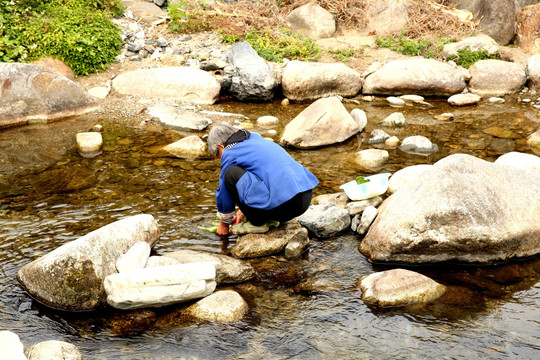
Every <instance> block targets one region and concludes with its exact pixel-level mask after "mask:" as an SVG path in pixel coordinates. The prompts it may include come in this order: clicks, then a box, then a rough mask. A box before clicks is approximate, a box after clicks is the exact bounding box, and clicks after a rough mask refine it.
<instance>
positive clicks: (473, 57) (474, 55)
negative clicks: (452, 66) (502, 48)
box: [450, 47, 500, 69]
mask: <svg viewBox="0 0 540 360" xmlns="http://www.w3.org/2000/svg"><path fill="white" fill-rule="evenodd" d="M488 59H495V60H498V59H500V56H499V54H493V55H490V54H489V53H488V52H487V50H485V49H482V50H480V51H471V49H470V48H469V47H466V48H464V49H459V50H458V55H457V56H453V57H451V58H450V60H453V61H455V62H456V64H458V65H461V66H463V67H464V68H466V69H468V68H470V67H471V65H472V64H474V63H475V62H477V61H480V60H488Z"/></svg>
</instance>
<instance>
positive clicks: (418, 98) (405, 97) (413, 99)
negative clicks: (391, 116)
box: [399, 95, 425, 103]
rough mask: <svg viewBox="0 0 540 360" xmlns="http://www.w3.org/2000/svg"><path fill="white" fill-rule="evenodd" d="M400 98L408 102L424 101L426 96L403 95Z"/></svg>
mask: <svg viewBox="0 0 540 360" xmlns="http://www.w3.org/2000/svg"><path fill="white" fill-rule="evenodd" d="M399 98H400V99H401V100H403V101H405V102H406V103H416V102H423V101H424V100H425V99H424V97H423V96H420V95H401V96H400V97H399Z"/></svg>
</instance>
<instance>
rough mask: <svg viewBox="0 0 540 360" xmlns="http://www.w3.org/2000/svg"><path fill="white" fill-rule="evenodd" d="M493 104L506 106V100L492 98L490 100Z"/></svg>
mask: <svg viewBox="0 0 540 360" xmlns="http://www.w3.org/2000/svg"><path fill="white" fill-rule="evenodd" d="M488 101H489V102H490V103H491V104H504V99H503V98H500V97H495V96H493V97H490V98H489V100H488Z"/></svg>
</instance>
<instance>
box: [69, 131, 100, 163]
mask: <svg viewBox="0 0 540 360" xmlns="http://www.w3.org/2000/svg"><path fill="white" fill-rule="evenodd" d="M75 140H76V142H77V150H78V151H79V154H80V155H81V156H82V157H85V158H93V157H95V156H97V155H99V154H101V147H102V146H103V137H102V136H101V133H98V132H93V131H91V132H82V133H78V134H77V135H75Z"/></svg>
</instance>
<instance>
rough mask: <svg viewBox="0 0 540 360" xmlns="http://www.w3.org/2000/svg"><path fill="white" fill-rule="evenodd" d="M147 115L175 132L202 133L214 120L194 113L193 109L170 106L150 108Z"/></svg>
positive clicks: (160, 105) (159, 105)
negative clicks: (190, 131)
mask: <svg viewBox="0 0 540 360" xmlns="http://www.w3.org/2000/svg"><path fill="white" fill-rule="evenodd" d="M147 113H148V114H149V115H151V116H155V117H156V118H158V120H159V122H160V123H161V124H162V125H164V126H165V127H167V128H170V129H173V130H195V131H202V130H204V129H206V128H207V127H208V126H209V125H210V124H212V120H210V119H209V118H207V117H206V116H203V115H201V114H198V113H196V112H194V111H193V109H186V108H178V107H176V106H171V105H168V104H157V105H156V106H152V107H149V108H148V110H147ZM202 113H203V114H204V112H202Z"/></svg>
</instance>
